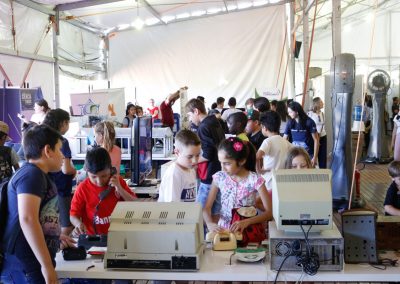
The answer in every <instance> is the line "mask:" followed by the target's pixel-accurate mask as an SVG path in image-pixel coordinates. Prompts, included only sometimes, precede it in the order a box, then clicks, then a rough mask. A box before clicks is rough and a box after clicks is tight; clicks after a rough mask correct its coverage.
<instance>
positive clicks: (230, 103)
mask: <svg viewBox="0 0 400 284" xmlns="http://www.w3.org/2000/svg"><path fill="white" fill-rule="evenodd" d="M228 106H230V107H235V106H236V99H235V98H234V97H230V98H229V100H228Z"/></svg>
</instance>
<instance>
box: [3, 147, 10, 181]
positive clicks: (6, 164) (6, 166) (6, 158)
mask: <svg viewBox="0 0 400 284" xmlns="http://www.w3.org/2000/svg"><path fill="white" fill-rule="evenodd" d="M12 173H13V172H12V162H11V148H10V147H6V146H0V182H2V181H3V179H5V178H10V177H11V175H12Z"/></svg>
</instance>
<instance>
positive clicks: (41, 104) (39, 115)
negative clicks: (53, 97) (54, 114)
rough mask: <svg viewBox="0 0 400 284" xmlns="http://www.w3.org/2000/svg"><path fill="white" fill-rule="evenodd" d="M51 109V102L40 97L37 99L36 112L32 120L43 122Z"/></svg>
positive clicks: (38, 122)
mask: <svg viewBox="0 0 400 284" xmlns="http://www.w3.org/2000/svg"><path fill="white" fill-rule="evenodd" d="M49 110H50V108H49V104H48V103H47V101H46V100H45V99H40V100H38V101H36V102H35V113H34V114H32V116H31V119H30V121H32V122H35V123H37V124H41V123H42V121H43V120H44V117H45V116H46V114H47V112H48V111H49Z"/></svg>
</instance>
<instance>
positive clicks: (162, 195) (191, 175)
mask: <svg viewBox="0 0 400 284" xmlns="http://www.w3.org/2000/svg"><path fill="white" fill-rule="evenodd" d="M196 186H197V182H196V172H195V170H194V169H187V170H184V169H182V168H181V167H180V166H178V164H177V163H176V162H174V163H172V164H171V165H170V166H169V167H168V168H167V170H166V171H165V173H164V175H163V176H162V177H161V184H160V190H159V197H158V202H179V201H182V202H194V201H196Z"/></svg>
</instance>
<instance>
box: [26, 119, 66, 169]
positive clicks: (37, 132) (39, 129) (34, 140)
mask: <svg viewBox="0 0 400 284" xmlns="http://www.w3.org/2000/svg"><path fill="white" fill-rule="evenodd" d="M62 139H63V138H62V136H61V134H60V133H59V132H58V131H57V130H55V129H54V128H52V127H50V126H48V125H46V124H41V125H37V126H34V127H32V128H31V129H29V130H28V131H27V132H26V133H25V135H24V140H23V142H22V145H23V147H24V148H23V149H24V153H25V159H26V160H27V161H28V160H30V159H33V160H36V159H39V158H40V157H41V156H42V150H43V148H44V147H45V146H46V145H49V146H50V148H51V149H52V150H54V149H55V146H56V144H57V143H58V141H62Z"/></svg>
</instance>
